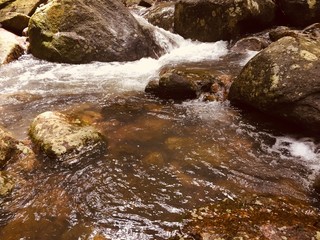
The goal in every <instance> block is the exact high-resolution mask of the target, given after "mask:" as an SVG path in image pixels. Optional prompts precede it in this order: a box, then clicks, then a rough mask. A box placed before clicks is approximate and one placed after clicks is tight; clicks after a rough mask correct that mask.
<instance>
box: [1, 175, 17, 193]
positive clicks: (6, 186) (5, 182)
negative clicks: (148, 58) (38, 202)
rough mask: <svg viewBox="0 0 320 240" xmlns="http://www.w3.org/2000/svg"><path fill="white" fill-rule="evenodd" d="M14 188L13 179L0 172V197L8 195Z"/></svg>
mask: <svg viewBox="0 0 320 240" xmlns="http://www.w3.org/2000/svg"><path fill="white" fill-rule="evenodd" d="M13 188H14V181H13V178H12V177H11V176H10V175H8V173H6V172H3V171H0V197H4V196H6V195H8V194H9V193H10V192H11V191H12V190H13Z"/></svg>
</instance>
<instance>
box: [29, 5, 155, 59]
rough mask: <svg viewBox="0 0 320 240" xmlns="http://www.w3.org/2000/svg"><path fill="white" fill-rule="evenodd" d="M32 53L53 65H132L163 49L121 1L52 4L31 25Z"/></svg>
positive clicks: (41, 9)
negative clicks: (129, 62)
mask: <svg viewBox="0 0 320 240" xmlns="http://www.w3.org/2000/svg"><path fill="white" fill-rule="evenodd" d="M29 39H30V52H31V53H32V54H33V55H34V56H35V57H37V58H41V59H46V60H48V61H54V62H66V63H87V62H91V61H101V62H110V61H132V60H137V59H140V58H142V57H150V56H151V57H155V56H157V54H160V52H159V51H160V47H159V46H158V47H157V44H156V43H155V41H154V40H153V39H152V37H151V35H150V34H149V33H147V32H146V31H145V30H144V29H143V28H142V27H141V26H140V25H139V23H138V22H137V20H136V19H135V18H134V17H133V16H132V15H131V14H130V12H129V10H128V9H126V7H125V6H124V5H123V4H122V3H121V2H119V1H118V0H109V1H103V0H96V1H83V0H74V1H70V0H61V1H58V0H52V1H50V2H49V3H48V4H46V5H44V6H43V7H41V8H38V10H37V11H36V13H35V14H33V16H32V17H31V19H30V22H29Z"/></svg>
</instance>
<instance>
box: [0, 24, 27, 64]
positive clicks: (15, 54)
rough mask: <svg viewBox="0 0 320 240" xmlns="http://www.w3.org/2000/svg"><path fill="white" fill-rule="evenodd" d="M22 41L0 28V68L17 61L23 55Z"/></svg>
mask: <svg viewBox="0 0 320 240" xmlns="http://www.w3.org/2000/svg"><path fill="white" fill-rule="evenodd" d="M23 40H24V39H23V38H19V37H18V36H16V35H14V34H12V33H10V32H8V31H7V30H5V29H3V28H0V66H1V65H2V64H6V63H9V62H12V61H14V60H16V59H18V58H19V57H20V56H21V55H22V54H23V53H24V51H25V49H24V48H23V46H22V41H23Z"/></svg>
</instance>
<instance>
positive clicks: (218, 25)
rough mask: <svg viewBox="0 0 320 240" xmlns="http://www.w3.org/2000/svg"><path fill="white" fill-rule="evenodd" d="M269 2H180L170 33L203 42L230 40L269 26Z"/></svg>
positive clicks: (271, 17)
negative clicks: (172, 29)
mask: <svg viewBox="0 0 320 240" xmlns="http://www.w3.org/2000/svg"><path fill="white" fill-rule="evenodd" d="M274 18H275V4H274V2H273V1H272V0H250V1H247V0H237V1H234V0H196V1H192V0H182V1H179V2H178V3H177V4H176V7H175V15H174V31H175V32H176V33H178V34H180V35H182V36H183V37H185V38H191V39H196V40H200V41H205V42H214V41H217V40H230V39H233V38H236V37H238V36H239V35H242V34H245V33H248V32H253V31H257V30H261V29H263V28H264V27H266V26H270V25H271V24H272V23H273V21H274Z"/></svg>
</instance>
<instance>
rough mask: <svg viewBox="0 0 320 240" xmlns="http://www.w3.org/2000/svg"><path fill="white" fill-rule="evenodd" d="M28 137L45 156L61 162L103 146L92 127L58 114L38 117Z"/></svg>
mask: <svg viewBox="0 0 320 240" xmlns="http://www.w3.org/2000/svg"><path fill="white" fill-rule="evenodd" d="M29 135H30V137H31V139H32V141H33V142H34V143H35V144H36V145H37V146H38V147H39V148H40V149H41V150H42V151H43V152H44V153H45V154H47V155H48V156H51V157H54V158H58V159H62V160H63V159H64V160H65V159H67V158H68V157H69V156H70V155H72V154H77V153H82V152H86V151H87V150H88V151H91V150H93V149H94V148H95V147H97V146H98V145H99V146H101V145H105V143H104V139H103V137H102V135H101V134H100V133H99V132H98V131H97V130H96V129H95V128H94V127H92V126H87V125H85V124H84V123H82V122H81V121H80V120H78V119H73V118H71V117H69V116H67V115H64V114H62V113H59V112H51V111H49V112H44V113H42V114H40V115H38V116H37V117H36V118H35V119H34V120H33V122H32V124H31V126H30V130H29Z"/></svg>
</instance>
